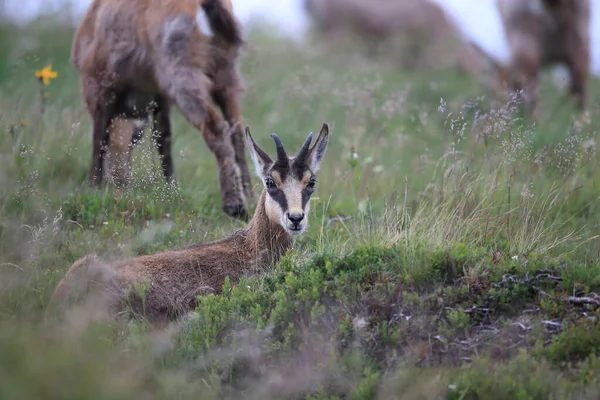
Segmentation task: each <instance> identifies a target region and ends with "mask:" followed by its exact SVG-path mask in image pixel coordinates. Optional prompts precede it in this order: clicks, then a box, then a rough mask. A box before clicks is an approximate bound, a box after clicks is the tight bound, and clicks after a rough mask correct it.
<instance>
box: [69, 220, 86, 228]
mask: <svg viewBox="0 0 600 400" xmlns="http://www.w3.org/2000/svg"><path fill="white" fill-rule="evenodd" d="M67 222H68V223H70V224H73V225H77V226H78V227H80V228H81V229H83V225H81V223H79V221H73V220H71V219H70V220H68V221H67Z"/></svg>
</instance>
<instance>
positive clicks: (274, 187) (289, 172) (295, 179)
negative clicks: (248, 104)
mask: <svg viewBox="0 0 600 400" xmlns="http://www.w3.org/2000/svg"><path fill="white" fill-rule="evenodd" d="M271 137H273V140H274V141H275V146H276V148H277V159H276V160H275V161H273V160H272V159H271V157H269V155H268V154H267V153H266V152H265V151H264V150H263V149H261V148H260V147H259V146H258V145H257V144H256V142H254V139H252V135H250V129H249V128H248V127H246V138H247V139H248V147H249V148H250V155H251V156H252V161H254V166H255V168H256V174H257V175H258V177H259V178H260V180H261V181H262V182H263V184H264V185H265V190H266V197H265V211H266V213H267V216H268V217H269V219H270V220H271V221H272V222H274V223H277V224H280V225H281V226H282V227H283V228H284V229H285V230H286V232H288V233H289V234H290V235H294V236H296V235H300V234H301V233H302V232H304V231H305V230H306V227H307V226H308V218H307V217H306V215H307V214H308V212H309V210H310V204H309V199H310V196H311V195H312V193H313V192H314V190H315V185H316V183H317V180H316V173H317V171H318V170H319V165H320V164H321V160H322V159H323V156H324V155H325V150H326V149H327V141H328V138H329V126H328V125H327V124H326V123H324V124H323V126H322V127H321V132H320V133H319V137H318V138H317V141H316V142H315V144H314V145H313V146H312V147H311V146H310V144H311V141H312V137H313V135H312V132H311V133H309V134H308V136H307V137H306V140H305V141H304V144H303V145H302V147H301V148H300V151H298V154H296V156H295V157H288V155H287V152H286V151H285V149H284V148H283V144H282V143H281V140H280V139H279V137H278V136H277V135H276V134H274V133H272V134H271Z"/></svg>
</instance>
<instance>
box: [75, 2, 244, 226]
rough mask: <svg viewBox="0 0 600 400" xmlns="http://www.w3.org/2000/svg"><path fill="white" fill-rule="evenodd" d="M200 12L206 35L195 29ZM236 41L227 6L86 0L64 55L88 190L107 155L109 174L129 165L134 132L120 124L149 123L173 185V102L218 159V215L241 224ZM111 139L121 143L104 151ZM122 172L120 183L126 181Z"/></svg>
mask: <svg viewBox="0 0 600 400" xmlns="http://www.w3.org/2000/svg"><path fill="white" fill-rule="evenodd" d="M199 5H200V6H201V7H202V9H203V10H204V12H205V13H206V16H207V18H208V21H209V24H210V27H211V30H212V31H213V36H212V37H210V36H207V35H205V34H203V33H202V32H201V30H200V28H199V26H198V24H197V22H196V16H197V12H198V6H199ZM242 44H243V40H242V38H241V31H240V27H239V24H238V23H237V21H236V19H235V17H234V15H233V11H232V6H231V1H230V0H164V1H153V0H128V1H121V0H93V2H92V4H91V6H90V8H89V9H88V11H87V13H86V15H85V16H84V18H83V20H82V22H81V24H80V26H79V27H78V29H77V32H76V34H75V38H74V40H73V46H72V50H71V62H72V63H73V65H74V67H75V69H76V70H77V71H78V72H79V74H80V79H81V88H82V95H83V99H84V102H85V105H86V107H87V110H88V111H89V113H90V115H91V117H92V121H93V135H92V136H93V142H92V162H91V169H90V173H89V180H90V183H91V184H92V185H99V184H100V183H101V182H102V179H103V173H104V160H105V159H106V157H107V149H108V150H111V151H112V149H113V148H116V149H117V150H116V152H117V154H116V155H115V157H114V158H115V160H116V162H117V165H116V167H120V168H125V169H128V168H129V165H128V164H129V159H128V158H129V154H128V153H129V151H130V150H131V146H133V144H134V143H135V140H134V139H135V138H139V133H140V132H141V129H139V128H135V127H134V126H133V125H132V123H131V122H129V126H128V121H130V120H132V119H138V120H142V121H147V120H148V119H149V117H150V116H151V117H152V120H153V127H152V130H153V138H154V140H155V145H156V147H157V149H158V152H159V155H160V159H161V167H162V172H163V174H164V176H165V178H166V179H167V180H171V179H173V175H174V171H173V159H172V155H171V121H170V116H169V108H170V105H171V104H172V103H174V104H175V105H176V106H177V107H178V108H179V110H180V111H181V113H182V114H183V115H184V117H185V118H186V119H187V121H188V122H189V123H191V124H192V125H193V126H194V127H195V128H197V129H198V130H200V131H201V132H202V134H203V137H204V140H205V142H206V144H207V145H208V147H209V149H210V150H211V152H212V153H213V154H214V155H215V157H216V160H217V164H218V167H219V181H220V185H221V195H222V201H223V209H224V211H225V212H226V213H228V214H229V215H232V216H238V217H245V216H246V215H247V214H246V213H247V207H248V204H247V202H248V199H249V197H251V196H252V192H251V182H250V172H249V170H248V164H247V162H246V155H245V144H244V142H245V141H244V138H243V132H242V125H241V124H242V118H241V115H240V110H239V103H238V102H239V100H238V96H239V94H240V92H241V91H242V90H243V89H242V88H243V80H242V78H241V76H240V74H239V72H238V69H237V59H238V53H239V50H240V48H241V46H242ZM213 102H214V104H216V105H217V106H218V107H219V108H220V109H221V111H222V114H223V118H222V117H221V116H220V115H219V113H218V112H217V110H216V108H215V107H214V105H213ZM114 137H121V138H120V139H115V140H117V141H120V142H123V141H125V142H126V143H116V144H114V145H113V146H111V144H110V142H111V138H114ZM129 138H133V139H132V140H131V141H129ZM118 164H122V165H118ZM123 172H124V175H125V177H124V179H122V180H121V182H120V183H122V184H126V183H127V181H128V173H127V171H123Z"/></svg>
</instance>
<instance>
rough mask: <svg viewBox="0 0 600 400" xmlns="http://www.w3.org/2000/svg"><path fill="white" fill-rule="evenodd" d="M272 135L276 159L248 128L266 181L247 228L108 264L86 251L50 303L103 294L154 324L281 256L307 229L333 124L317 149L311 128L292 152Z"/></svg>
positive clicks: (113, 307) (115, 308) (112, 304)
mask: <svg viewBox="0 0 600 400" xmlns="http://www.w3.org/2000/svg"><path fill="white" fill-rule="evenodd" d="M272 137H273V139H274V140H275V144H276V148H277V158H276V159H275V160H273V159H271V157H269V155H267V153H266V152H265V151H264V150H262V149H261V148H260V147H259V146H258V145H257V144H256V143H255V142H254V139H253V138H252V136H251V135H250V130H249V129H248V128H247V127H246V138H247V140H248V145H249V148H250V154H251V156H252V160H253V161H254V165H255V168H256V173H257V175H258V176H259V178H260V180H261V181H262V182H263V184H264V186H265V189H264V190H263V191H262V194H261V195H260V198H259V200H258V205H257V207H256V211H255V213H254V216H253V217H252V219H251V220H250V222H249V223H248V225H247V227H246V228H244V229H241V230H239V231H236V232H234V233H233V234H232V235H230V236H229V237H227V238H225V239H222V240H219V241H215V242H210V243H204V244H198V245H195V246H191V247H188V248H185V249H182V250H171V251H165V252H162V253H157V254H151V255H145V256H140V257H135V258H131V259H126V260H122V261H116V262H112V263H109V264H107V263H104V262H102V261H101V260H100V259H99V258H98V257H97V256H96V255H94V254H92V255H88V256H85V257H83V258H81V259H79V260H77V261H76V262H75V263H74V264H73V265H72V266H71V268H70V269H69V272H68V273H67V275H66V277H65V278H64V279H63V280H62V281H61V282H60V283H59V284H58V286H57V288H56V290H55V292H54V295H53V299H52V301H51V304H53V305H60V307H61V308H64V307H65V306H67V305H73V304H74V303H75V302H76V301H77V300H78V297H80V296H81V295H83V296H84V297H83V299H85V298H93V299H94V300H93V301H94V302H100V300H99V299H100V298H101V299H102V302H103V303H104V304H107V306H106V307H107V308H108V309H109V311H110V315H115V314H117V313H118V312H119V311H120V310H123V309H124V308H125V307H126V306H127V305H129V306H131V307H132V308H133V309H134V311H135V312H143V313H145V316H146V318H147V319H148V320H149V321H150V322H151V323H153V324H161V323H164V322H167V321H169V320H172V319H173V318H175V317H177V316H179V315H182V314H184V313H186V312H189V311H191V310H193V309H194V307H195V305H196V296H198V295H202V294H208V293H218V292H220V291H221V290H222V286H223V283H224V281H225V278H226V277H227V276H229V278H230V279H231V281H232V282H236V281H237V280H238V279H239V278H240V277H241V276H242V275H243V274H246V273H248V272H253V271H254V272H256V271H260V270H261V269H262V268H263V267H264V266H265V265H267V264H270V263H273V262H276V261H277V260H278V259H279V257H280V256H281V255H283V254H284V253H285V251H286V250H288V249H289V248H290V247H291V244H292V238H293V237H294V236H298V235H300V234H301V233H302V232H304V231H305V230H306V227H307V224H308V212H309V210H310V203H309V200H310V197H311V195H312V193H313V191H314V190H315V184H316V173H317V171H318V170H319V165H320V164H321V160H322V159H323V155H324V154H325V150H326V148H327V143H328V137H329V127H328V126H327V124H323V126H322V128H321V132H320V134H319V137H318V138H317V140H316V142H315V144H314V145H313V146H312V147H311V146H310V145H311V141H312V133H310V134H309V135H308V137H307V138H306V140H305V141H304V144H303V145H302V147H301V149H300V151H299V152H298V154H297V155H296V156H295V157H291V158H290V157H288V155H287V153H286V151H285V149H284V147H283V145H282V143H281V141H280V140H279V138H278V137H277V135H275V134H272ZM140 288H141V290H140ZM98 289H99V290H98ZM99 294H100V295H101V297H94V296H99ZM90 296H92V297H90ZM142 297H143V299H142Z"/></svg>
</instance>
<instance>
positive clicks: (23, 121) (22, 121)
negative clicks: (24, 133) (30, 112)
mask: <svg viewBox="0 0 600 400" xmlns="http://www.w3.org/2000/svg"><path fill="white" fill-rule="evenodd" d="M21 126H22V127H26V126H27V120H25V119H22V120H21Z"/></svg>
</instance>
